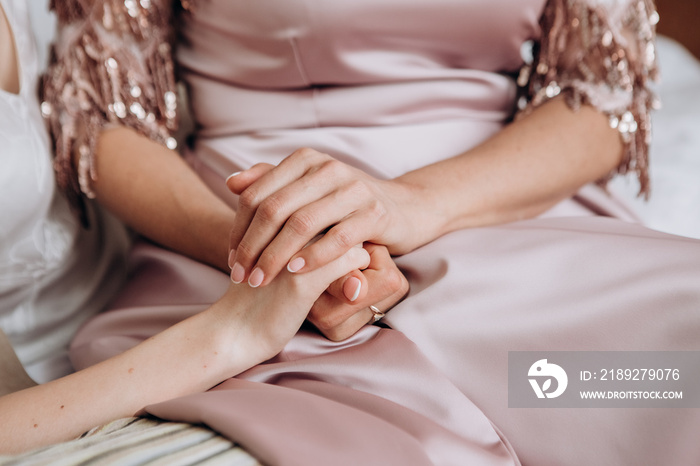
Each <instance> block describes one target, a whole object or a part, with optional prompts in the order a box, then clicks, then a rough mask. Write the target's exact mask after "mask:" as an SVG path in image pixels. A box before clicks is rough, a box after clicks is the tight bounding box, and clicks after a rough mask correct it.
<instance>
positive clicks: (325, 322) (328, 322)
mask: <svg viewBox="0 0 700 466" xmlns="http://www.w3.org/2000/svg"><path fill="white" fill-rule="evenodd" d="M345 317H346V316H343V315H342V314H341V313H338V312H324V313H321V314H320V315H317V316H315V318H314V320H313V321H312V323H313V324H314V325H316V327H318V329H319V330H321V331H323V332H331V331H336V330H337V328H338V327H339V326H340V324H342V323H343V322H344V319H345ZM324 334H325V333H324Z"/></svg>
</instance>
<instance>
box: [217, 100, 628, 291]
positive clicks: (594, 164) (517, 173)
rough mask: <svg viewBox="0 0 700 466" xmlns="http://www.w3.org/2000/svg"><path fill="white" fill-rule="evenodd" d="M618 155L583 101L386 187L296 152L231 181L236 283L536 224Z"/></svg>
mask: <svg viewBox="0 0 700 466" xmlns="http://www.w3.org/2000/svg"><path fill="white" fill-rule="evenodd" d="M621 157H622V143H621V141H620V137H619V134H618V133H617V132H616V131H614V130H612V129H611V128H610V127H609V125H608V119H607V117H606V116H604V115H603V114H601V113H599V112H598V111H596V110H595V109H593V108H592V107H588V106H584V107H583V108H581V109H580V110H579V111H577V112H574V111H572V110H571V109H570V108H569V107H568V106H567V105H566V103H565V102H564V100H563V98H562V97H559V98H556V99H554V100H552V101H550V102H548V103H546V104H544V105H542V106H541V107H539V108H537V109H536V110H535V111H533V112H532V113H531V114H530V115H528V116H527V117H525V118H522V119H520V120H518V121H516V122H514V123H512V124H510V125H508V126H506V127H505V128H504V129H503V130H502V131H500V132H499V133H497V134H496V135H495V136H493V137H491V138H490V139H488V140H487V141H485V142H484V143H482V144H480V145H478V146H477V147H475V148H473V149H470V150H468V151H466V152H464V153H462V154H460V155H457V156H455V157H453V158H451V159H447V160H445V161H441V162H438V163H435V164H432V165H428V166H426V167H423V168H420V169H418V170H415V171H411V172H409V173H406V174H405V175H402V176H399V177H398V178H395V179H393V180H388V181H387V180H379V179H376V178H373V177H371V176H369V175H367V174H366V173H364V172H362V171H360V170H357V169H355V168H353V167H350V166H347V165H345V164H343V163H341V162H339V161H337V160H335V159H333V157H332V156H330V155H327V154H322V153H320V152H317V151H315V150H313V149H308V148H306V149H300V150H298V151H296V152H295V153H293V154H291V155H290V156H289V157H288V158H287V159H285V160H284V161H282V163H280V165H279V166H277V167H271V166H269V165H259V166H255V167H252V168H251V169H250V170H247V171H244V172H242V173H240V174H238V175H236V176H234V177H231V178H230V179H229V180H228V186H229V188H230V189H231V190H232V191H233V192H234V193H238V194H240V200H239V209H238V215H237V216H236V219H235V222H234V228H233V231H232V233H231V244H230V249H231V253H230V258H229V265H231V267H232V271H231V275H232V280H233V281H234V282H243V281H245V280H247V281H248V283H249V284H252V285H257V286H265V285H267V284H268V283H270V281H271V280H273V279H274V277H275V276H276V275H277V274H278V273H280V271H282V270H284V269H285V268H286V269H287V270H289V271H293V272H297V273H303V272H307V271H311V270H314V269H315V268H316V267H319V266H321V265H323V264H325V263H326V262H327V261H329V260H332V259H333V258H334V257H337V256H338V255H339V254H342V253H343V252H344V251H346V250H347V249H348V247H350V246H352V245H353V244H357V243H359V242H363V241H370V242H373V243H375V244H381V245H385V246H386V247H387V248H388V250H389V252H391V253H392V254H395V255H397V254H405V253H407V252H410V251H412V250H414V249H416V248H417V247H419V246H422V245H424V244H427V243H430V242H431V241H433V240H435V239H437V238H439V237H440V236H442V235H444V234H446V233H449V232H452V231H455V230H460V229H465V228H474V227H481V226H488V225H496V224H502V223H507V222H512V221H516V220H523V219H528V218H532V217H535V216H537V215H539V214H541V213H543V212H545V211H546V210H547V209H549V208H550V207H552V206H554V205H555V204H556V203H558V202H559V201H561V200H563V199H565V198H567V197H569V196H571V195H572V194H574V193H575V192H576V191H577V190H578V189H580V188H581V187H582V186H583V185H585V184H587V183H589V182H592V181H595V180H598V179H600V178H602V177H604V176H605V175H607V174H608V173H610V171H611V170H613V169H614V168H615V167H616V166H617V165H618V164H619V163H620V159H621ZM252 179H254V180H255V181H254V182H252V183H251V180H252ZM327 228H330V230H329V231H328V232H327V233H326V234H325V235H324V237H323V238H321V240H319V241H318V242H316V243H315V244H313V245H312V246H310V247H308V248H306V249H303V250H300V245H303V244H305V243H306V242H307V241H308V238H310V237H311V236H313V235H314V234H315V233H316V232H318V231H322V230H325V229H327ZM251 282H252V283H251Z"/></svg>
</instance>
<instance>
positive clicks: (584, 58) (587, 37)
mask: <svg viewBox="0 0 700 466" xmlns="http://www.w3.org/2000/svg"><path fill="white" fill-rule="evenodd" d="M658 21H659V15H658V13H657V12H656V10H655V8H654V4H653V2H652V1H651V0H621V1H617V2H600V1H599V0H550V1H549V2H548V4H547V6H546V7H545V11H544V14H543V15H542V18H541V21H540V25H541V28H542V31H543V36H542V39H541V41H540V43H539V45H538V46H537V47H536V50H535V55H534V60H533V61H532V63H530V64H528V65H526V66H525V67H524V68H523V69H522V70H521V74H520V77H519V79H518V84H519V85H521V86H523V87H524V88H525V89H526V94H527V96H526V97H525V98H524V100H523V101H522V102H520V103H519V105H520V107H521V111H520V113H519V114H518V116H517V117H518V118H521V117H523V116H525V115H528V114H529V113H531V112H532V110H533V109H535V108H537V107H539V106H540V105H542V104H543V103H545V102H547V101H548V100H550V99H552V98H554V97H556V96H557V95H559V94H563V95H564V97H565V99H566V102H567V103H568V105H569V106H570V107H571V108H572V109H574V110H577V109H579V108H580V107H581V105H584V104H586V105H591V106H593V107H595V108H596V109H597V110H599V111H601V112H603V113H604V114H605V115H607V116H608V120H609V122H610V126H611V128H613V129H616V130H617V131H618V132H619V133H620V137H621V138H622V142H623V146H624V153H623V156H622V161H621V163H620V165H619V166H618V167H617V169H616V170H615V171H614V172H613V173H610V174H609V175H608V176H607V177H605V178H604V179H603V180H600V181H599V183H600V184H601V185H605V183H607V181H608V180H609V179H610V178H612V177H613V176H614V175H615V174H616V173H620V174H626V173H628V172H635V173H636V174H637V177H638V179H639V186H640V189H639V194H640V195H644V196H645V197H648V195H649V145H650V143H651V120H650V113H651V110H652V109H653V108H657V107H658V106H659V104H658V101H657V99H656V97H655V95H654V93H653V92H652V91H651V89H650V87H649V86H650V84H651V82H652V81H654V80H655V79H656V78H657V73H658V71H657V65H656V49H655V26H656V24H657V23H658Z"/></svg>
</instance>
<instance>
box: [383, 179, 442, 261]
mask: <svg viewBox="0 0 700 466" xmlns="http://www.w3.org/2000/svg"><path fill="white" fill-rule="evenodd" d="M391 183H392V184H393V186H394V187H395V189H396V192H397V194H396V195H395V199H397V206H396V210H397V212H400V214H399V217H400V219H398V220H397V221H395V222H394V225H392V229H393V230H396V231H398V233H397V236H398V238H399V239H398V240H396V241H392V244H387V247H388V249H389V252H390V253H391V254H392V255H400V254H405V253H408V252H411V251H413V250H414V249H416V248H418V247H420V246H423V245H425V244H427V243H430V242H431V241H433V240H435V239H436V238H438V237H440V236H442V235H443V234H445V233H446V232H447V231H445V227H446V223H447V222H446V215H447V213H446V210H445V209H444V204H442V203H441V202H440V200H439V199H438V198H437V196H436V194H435V190H433V189H431V188H430V186H429V185H428V184H426V183H425V181H424V179H423V177H422V176H421V175H420V174H416V173H414V172H409V173H407V174H405V175H402V176H400V177H398V178H395V179H393V180H392V181H391Z"/></svg>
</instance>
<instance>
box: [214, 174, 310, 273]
mask: <svg viewBox="0 0 700 466" xmlns="http://www.w3.org/2000/svg"><path fill="white" fill-rule="evenodd" d="M297 165H300V164H297ZM256 167H257V168H256ZM268 168H269V165H267V164H259V165H256V166H254V167H252V168H251V169H250V170H252V172H253V174H252V175H249V174H248V173H247V171H246V172H242V173H239V174H238V175H236V176H233V177H229V179H228V180H227V186H229V189H231V190H232V191H233V190H237V191H238V190H240V189H243V190H242V191H241V192H240V196H239V198H238V209H237V210H236V217H235V218H234V222H233V227H232V229H231V233H230V235H229V267H230V268H231V280H232V281H233V282H234V283H241V282H242V281H243V280H245V279H246V278H247V275H248V271H249V270H250V265H251V264H250V263H249V262H251V259H250V257H252V256H253V255H254V254H255V252H254V251H251V252H249V253H246V254H242V255H241V257H238V256H239V255H238V248H239V246H240V243H241V240H242V239H243V237H244V236H245V234H246V232H247V231H248V228H249V226H250V224H251V222H252V221H253V219H254V218H255V214H256V212H257V208H258V206H259V204H260V203H261V202H262V201H263V200H264V199H266V198H267V197H268V196H269V195H270V194H272V193H274V192H275V191H276V190H277V189H279V188H280V187H281V186H284V185H285V184H288V183H291V182H292V181H293V180H295V179H298V178H299V177H301V176H302V175H303V174H304V173H305V170H306V169H307V167H305V166H291V167H290V164H284V161H283V162H282V163H281V164H280V165H279V166H278V167H272V168H271V169H269V170H268ZM280 168H282V169H280ZM256 175H260V177H259V178H257V179H256V180H255V181H254V182H253V183H252V184H249V183H248V182H249V181H250V178H255V176H256ZM239 178H240V179H239ZM244 186H245V187H244ZM268 241H269V240H268ZM244 246H246V245H244ZM244 258H245V260H244ZM255 258H256V259H257V256H255ZM241 262H244V264H241Z"/></svg>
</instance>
